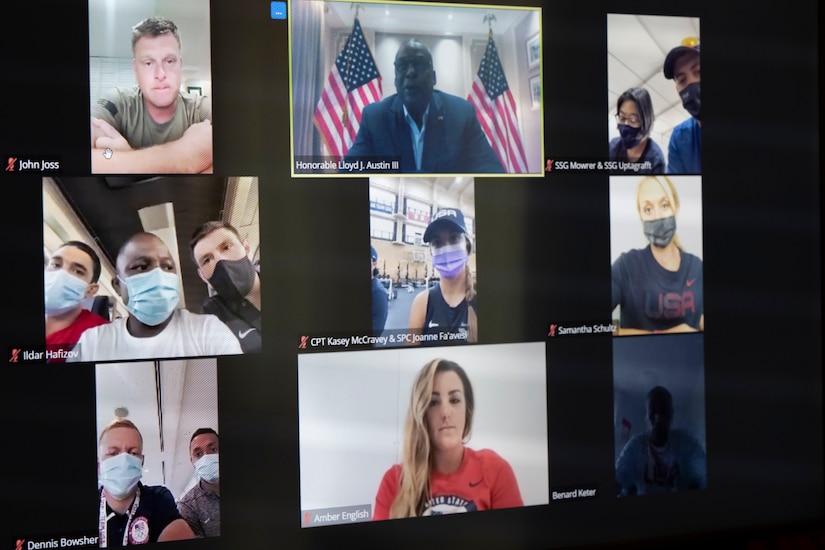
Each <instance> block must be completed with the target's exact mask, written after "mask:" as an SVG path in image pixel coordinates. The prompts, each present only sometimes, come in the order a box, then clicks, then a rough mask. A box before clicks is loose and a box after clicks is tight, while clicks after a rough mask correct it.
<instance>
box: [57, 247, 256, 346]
mask: <svg viewBox="0 0 825 550" xmlns="http://www.w3.org/2000/svg"><path fill="white" fill-rule="evenodd" d="M112 285H113V287H114V288H115V290H116V291H117V292H118V293H119V294H120V298H121V300H122V301H123V304H124V305H125V306H126V309H127V310H128V311H129V315H128V317H126V318H121V319H116V320H115V321H113V322H112V323H110V324H108V325H102V326H99V327H95V328H93V329H90V330H87V331H86V332H84V333H83V335H82V336H81V337H80V340H79V341H78V343H77V346H76V347H75V350H77V352H78V353H77V356H76V357H75V358H70V360H75V361H116V360H128V359H159V358H169V357H193V356H215V355H234V354H239V353H242V351H241V346H240V344H239V343H238V339H237V338H236V337H235V336H234V335H233V334H232V332H231V331H230V330H229V328H227V326H226V325H225V324H223V323H222V322H221V321H220V319H218V318H217V317H215V316H214V315H205V314H198V313H191V312H189V311H188V310H185V309H181V308H180V307H179V302H180V279H179V277H178V271H177V265H176V262H175V259H174V257H173V256H172V254H171V253H170V252H169V249H168V248H167V246H166V245H165V244H164V243H163V241H162V240H160V238H158V237H157V236H156V235H154V234H152V233H138V234H136V235H134V236H133V237H132V238H130V239H129V240H128V241H126V243H125V244H124V245H123V246H122V247H121V248H120V251H119V252H118V255H117V276H116V277H115V278H114V279H113V281H112Z"/></svg>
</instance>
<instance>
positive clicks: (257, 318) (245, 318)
mask: <svg viewBox="0 0 825 550" xmlns="http://www.w3.org/2000/svg"><path fill="white" fill-rule="evenodd" d="M189 247H190V248H191V249H192V256H193V258H194V260H195V263H196V264H197V266H198V275H199V276H200V278H201V279H202V280H203V282H205V283H207V284H208V285H209V286H210V287H211V288H212V289H213V290H214V295H212V296H210V297H209V298H207V299H206V300H205V301H204V303H203V306H202V308H201V311H202V313H211V314H213V315H216V316H217V317H218V318H219V319H220V320H221V321H223V322H224V323H225V324H226V325H227V326H228V327H229V328H230V329H231V330H232V333H233V334H234V335H235V336H236V337H237V338H238V341H239V342H240V344H241V348H242V349H243V352H244V353H252V352H259V351H261V277H260V274H259V273H258V269H257V267H256V266H255V265H254V264H253V263H252V261H251V260H250V259H249V252H250V250H249V243H247V242H245V241H244V240H242V239H241V237H240V234H239V233H238V230H237V229H235V228H234V227H232V226H231V225H230V224H228V223H226V222H223V221H209V222H206V223H204V224H203V225H201V226H200V227H199V228H198V229H197V230H195V232H194V234H193V235H192V239H191V240H190V242H189Z"/></svg>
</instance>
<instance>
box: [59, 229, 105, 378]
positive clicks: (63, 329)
mask: <svg viewBox="0 0 825 550" xmlns="http://www.w3.org/2000/svg"><path fill="white" fill-rule="evenodd" d="M100 269H101V268H100V258H99V257H98V255H97V254H96V253H95V251H94V249H92V247H90V246H89V245H88V244H86V243H84V242H80V241H68V242H65V243H63V244H62V245H60V248H58V249H57V250H55V252H54V254H52V256H51V258H49V263H48V264H47V265H46V269H45V271H44V273H43V283H44V300H45V302H44V303H45V309H46V348H47V349H50V350H52V351H56V350H59V349H64V350H71V349H72V348H73V347H74V345H75V344H76V343H77V341H78V340H79V339H80V335H81V334H83V332H84V331H85V330H86V329H88V328H92V327H96V326H99V325H105V324H106V323H107V322H108V321H107V320H106V319H104V318H103V317H100V316H99V315H95V314H94V313H92V312H91V311H88V310H86V309H83V305H82V303H83V300H85V299H86V298H89V297H90V296H94V295H95V294H97V291H98V287H99V286H98V279H99V278H100ZM63 361H64V360H63V359H54V358H53V359H50V360H49V362H63Z"/></svg>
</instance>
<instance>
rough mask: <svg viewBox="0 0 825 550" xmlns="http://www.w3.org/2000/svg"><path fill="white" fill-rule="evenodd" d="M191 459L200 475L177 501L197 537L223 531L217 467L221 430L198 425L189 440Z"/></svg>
mask: <svg viewBox="0 0 825 550" xmlns="http://www.w3.org/2000/svg"><path fill="white" fill-rule="evenodd" d="M189 461H190V462H191V463H192V466H193V467H194V468H195V474H196V475H197V477H198V481H197V483H195V486H194V487H192V488H191V489H189V491H187V492H186V494H185V495H183V497H182V498H181V499H180V501H179V502H178V508H179V509H180V513H181V515H182V516H183V519H185V520H186V522H187V523H188V524H189V527H191V528H192V531H194V533H195V535H196V536H198V537H217V536H220V534H221V491H220V476H219V473H220V472H219V468H218V432H216V431H215V430H213V429H212V428H198V429H197V430H195V433H193V434H192V439H191V440H190V441H189Z"/></svg>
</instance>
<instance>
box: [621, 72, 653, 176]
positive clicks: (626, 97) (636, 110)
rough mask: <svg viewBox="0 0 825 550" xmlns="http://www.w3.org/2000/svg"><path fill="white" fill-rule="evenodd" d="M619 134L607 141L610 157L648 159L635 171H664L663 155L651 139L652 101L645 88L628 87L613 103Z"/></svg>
mask: <svg viewBox="0 0 825 550" xmlns="http://www.w3.org/2000/svg"><path fill="white" fill-rule="evenodd" d="M616 123H617V127H618V129H619V137H617V138H614V139H613V140H612V141H611V142H610V153H609V157H610V160H619V161H625V162H640V163H644V162H649V163H650V166H649V167H648V168H643V169H641V170H639V171H638V172H635V173H638V174H664V173H665V155H664V154H663V153H662V150H661V149H660V148H659V146H658V145H657V144H656V142H655V141H653V140H652V139H650V130H651V129H652V128H653V103H652V102H651V101H650V94H648V93H647V90H645V89H644V88H630V89H629V90H626V91H625V92H624V93H623V94H622V95H620V96H619V99H618V101H617V102H616Z"/></svg>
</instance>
